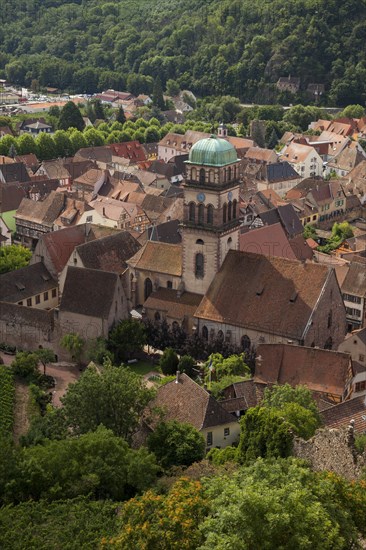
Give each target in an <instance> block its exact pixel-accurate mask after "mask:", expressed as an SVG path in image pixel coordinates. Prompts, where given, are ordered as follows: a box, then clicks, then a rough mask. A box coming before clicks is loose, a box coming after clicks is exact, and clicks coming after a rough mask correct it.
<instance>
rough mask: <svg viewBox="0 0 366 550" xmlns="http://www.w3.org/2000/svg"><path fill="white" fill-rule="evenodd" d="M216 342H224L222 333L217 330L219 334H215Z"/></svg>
mask: <svg viewBox="0 0 366 550" xmlns="http://www.w3.org/2000/svg"><path fill="white" fill-rule="evenodd" d="M217 340H218V341H219V342H223V341H224V333H223V332H222V330H219V332H218V333H217Z"/></svg>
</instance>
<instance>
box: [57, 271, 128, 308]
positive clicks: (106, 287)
mask: <svg viewBox="0 0 366 550" xmlns="http://www.w3.org/2000/svg"><path fill="white" fill-rule="evenodd" d="M117 282H118V275H117V274H116V273H109V272H107V271H99V270H96V269H86V268H79V267H73V266H68V268H67V272H66V280H65V286H64V289H63V293H62V298H61V304H60V311H63V312H69V313H77V314H79V315H86V316H89V317H98V318H101V319H106V318H107V317H108V315H109V313H110V311H111V308H112V305H113V298H114V294H115V290H116V285H117Z"/></svg>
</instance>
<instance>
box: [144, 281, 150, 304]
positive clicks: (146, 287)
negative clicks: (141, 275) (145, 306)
mask: <svg viewBox="0 0 366 550" xmlns="http://www.w3.org/2000/svg"><path fill="white" fill-rule="evenodd" d="M151 293H152V282H151V279H149V278H147V279H145V284H144V296H145V300H147V299H148V297H149V296H150V294H151Z"/></svg>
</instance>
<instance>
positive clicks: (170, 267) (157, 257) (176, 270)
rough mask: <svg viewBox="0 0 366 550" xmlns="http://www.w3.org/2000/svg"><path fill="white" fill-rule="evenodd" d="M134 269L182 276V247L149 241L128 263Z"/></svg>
mask: <svg viewBox="0 0 366 550" xmlns="http://www.w3.org/2000/svg"><path fill="white" fill-rule="evenodd" d="M128 264H129V265H131V266H132V267H136V268H137V269H143V270H145V271H154V272H156V273H167V274H168V275H174V276H176V277H180V276H181V275H182V246H181V245H179V244H167V243H159V242H153V241H148V242H147V243H146V244H145V245H144V246H143V247H142V248H141V250H139V251H138V252H137V254H135V255H134V256H133V257H132V258H131V259H130V260H129V262H128Z"/></svg>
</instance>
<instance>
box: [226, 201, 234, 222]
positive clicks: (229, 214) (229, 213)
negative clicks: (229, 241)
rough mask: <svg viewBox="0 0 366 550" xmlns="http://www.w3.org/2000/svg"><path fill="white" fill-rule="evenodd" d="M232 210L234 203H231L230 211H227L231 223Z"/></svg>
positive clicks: (229, 205)
mask: <svg viewBox="0 0 366 550" xmlns="http://www.w3.org/2000/svg"><path fill="white" fill-rule="evenodd" d="M232 208H233V203H232V202H231V201H229V204H228V209H227V217H228V220H229V221H230V220H231V213H232Z"/></svg>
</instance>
